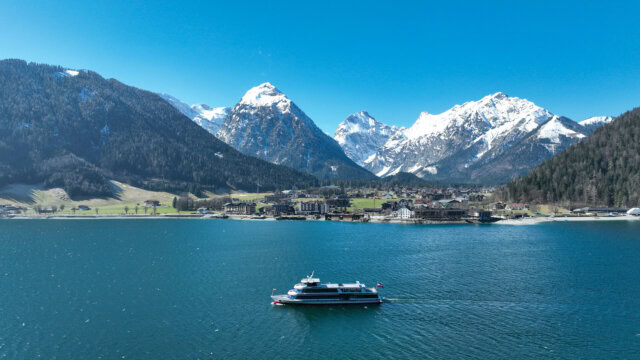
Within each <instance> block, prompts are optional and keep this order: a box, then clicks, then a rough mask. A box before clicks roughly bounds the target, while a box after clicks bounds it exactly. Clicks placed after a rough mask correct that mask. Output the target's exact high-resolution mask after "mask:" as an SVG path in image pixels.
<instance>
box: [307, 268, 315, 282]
mask: <svg viewBox="0 0 640 360" xmlns="http://www.w3.org/2000/svg"><path fill="white" fill-rule="evenodd" d="M314 272H316V271H315V270H313V271H312V272H311V275H309V277H308V278H307V280H311V279H312V278H313V273H314Z"/></svg>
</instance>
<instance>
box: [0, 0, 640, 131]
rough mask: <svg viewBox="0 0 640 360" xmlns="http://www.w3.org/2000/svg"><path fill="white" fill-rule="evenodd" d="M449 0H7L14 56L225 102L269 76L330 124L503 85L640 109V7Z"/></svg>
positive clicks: (553, 101) (574, 103)
mask: <svg viewBox="0 0 640 360" xmlns="http://www.w3.org/2000/svg"><path fill="white" fill-rule="evenodd" d="M446 3H447V2H445V1H437V2H433V3H429V2H400V1H395V2H388V1H387V2H375V1H366V2H365V1H362V2H348V1H335V2H334V1H327V2H307V1H291V2H288V1H278V2H274V3H269V2H267V1H258V2H251V1H247V2H239V1H237V2H231V1H229V2H226V3H216V2H212V1H202V2H197V1H186V0H184V1H180V2H175V3H169V2H151V1H135V0H128V1H119V0H111V1H95V2H94V1H86V0H84V1H29V0H21V1H3V2H1V3H0V29H2V32H0V58H21V59H25V60H27V61H35V62H41V63H49V64H56V65H63V66H67V67H69V68H86V69H92V70H95V71H97V72H99V73H100V74H102V75H103V76H104V77H113V78H116V79H118V80H120V81H122V82H125V83H127V84H130V85H133V86H137V87H140V88H144V89H148V90H152V91H157V92H166V93H169V94H172V95H174V96H176V97H178V98H180V99H182V100H184V101H185V102H187V103H190V104H191V103H207V104H209V105H211V106H232V105H234V104H235V103H236V102H237V101H238V100H239V99H240V98H241V97H242V95H243V94H244V92H245V91H246V90H248V89H249V88H251V87H252V86H255V85H257V84H260V83H262V82H265V81H269V82H271V83H273V84H274V85H276V86H277V87H278V88H280V89H281V90H282V91H283V92H285V93H286V94H287V95H288V96H289V97H290V98H291V99H292V100H293V101H294V102H296V103H297V104H298V105H299V106H300V107H301V108H302V109H303V110H304V111H305V112H306V113H307V115H309V116H310V117H311V118H312V119H313V120H314V121H315V122H316V123H317V124H318V125H319V126H320V127H321V128H322V129H323V130H325V131H327V132H329V133H333V131H334V129H335V127H336V126H337V124H338V123H339V122H341V121H342V120H343V119H344V118H345V117H346V116H347V115H348V114H350V113H353V112H356V111H360V110H368V111H369V112H370V113H371V114H372V115H373V116H374V117H376V118H377V119H378V120H380V121H383V122H385V123H388V124H394V125H402V126H409V125H411V124H412V123H413V122H414V121H415V119H416V118H417V117H418V114H419V113H420V112H421V111H429V112H431V113H439V112H442V111H444V110H446V109H448V108H450V107H451V106H453V105H455V104H459V103H463V102H465V101H468V100H476V99H479V98H481V97H482V96H484V95H486V94H489V93H494V92H497V91H503V92H505V93H507V94H508V95H510V96H518V97H522V98H527V99H529V100H532V101H534V102H535V103H536V104H538V105H540V106H542V107H545V108H547V109H549V110H550V111H552V112H553V113H556V114H559V115H565V116H568V117H570V118H572V119H574V120H581V119H583V118H586V117H590V116H595V115H618V114H620V113H622V112H624V111H625V110H628V109H631V108H633V107H636V106H640V26H639V25H638V22H637V19H638V14H640V5H638V3H639V2H637V1H628V2H616V1H607V2H588V1H580V2H572V1H564V2H561V1H553V2H546V1H526V2H525V1H522V2H519V1H505V2H500V1H495V2H490V1H485V2H477V1H474V2H464V1H457V2H455V4H446Z"/></svg>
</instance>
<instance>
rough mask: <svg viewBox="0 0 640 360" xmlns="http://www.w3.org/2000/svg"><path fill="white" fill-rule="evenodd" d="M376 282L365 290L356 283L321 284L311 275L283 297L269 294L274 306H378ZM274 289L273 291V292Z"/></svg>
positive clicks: (379, 297)
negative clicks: (372, 286)
mask: <svg viewBox="0 0 640 360" xmlns="http://www.w3.org/2000/svg"><path fill="white" fill-rule="evenodd" d="M378 287H383V285H382V283H381V282H378V284H377V286H376V287H374V288H367V287H366V286H365V285H364V284H362V283H360V282H359V281H356V282H355V283H352V284H333V283H321V282H320V279H319V278H316V277H313V273H311V275H309V276H307V277H305V278H303V279H302V280H300V283H298V284H296V285H294V286H293V289H291V290H289V291H288V292H287V293H286V294H284V295H274V294H273V292H272V294H271V298H272V299H273V303H274V304H295V305H347V304H380V303H381V302H382V297H381V296H380V294H378V289H377V288H378ZM275 290H276V289H273V291H274V292H275Z"/></svg>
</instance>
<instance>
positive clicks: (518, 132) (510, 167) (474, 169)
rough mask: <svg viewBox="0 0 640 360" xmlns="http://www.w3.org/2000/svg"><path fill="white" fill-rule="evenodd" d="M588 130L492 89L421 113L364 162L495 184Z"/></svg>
mask: <svg viewBox="0 0 640 360" xmlns="http://www.w3.org/2000/svg"><path fill="white" fill-rule="evenodd" d="M591 122H593V123H594V124H595V123H604V121H602V120H600V121H596V120H591ZM591 132H592V130H589V129H587V128H586V127H584V126H582V125H580V124H578V123H575V122H573V121H571V120H569V119H566V118H563V117H558V116H555V115H553V114H552V113H551V112H549V111H548V110H546V109H543V108H541V107H539V106H537V105H535V104H534V103H532V102H531V101H528V100H526V99H521V98H517V97H509V96H507V95H506V94H504V93H501V92H498V93H495V94H492V95H488V96H485V97H483V98H482V99H480V100H478V101H470V102H466V103H464V104H462V105H456V106H454V107H453V108H451V109H449V110H447V111H445V112H443V113H441V114H429V113H427V112H423V113H421V114H420V116H419V117H418V119H417V121H416V122H415V123H414V124H413V125H412V126H411V127H409V128H407V129H399V130H398V131H396V132H394V133H393V134H392V135H391V136H389V138H388V139H387V140H386V142H385V143H384V144H383V145H382V146H380V147H379V148H378V150H377V151H376V152H375V154H373V155H371V156H369V157H368V158H367V159H366V160H364V166H365V168H367V169H369V170H370V171H372V172H373V173H375V174H376V175H378V176H389V175H394V174H397V173H398V172H410V173H413V174H416V175H418V176H421V177H424V178H426V179H431V180H442V181H456V182H474V183H500V182H505V181H508V180H509V179H511V178H514V177H516V176H520V175H523V174H524V173H526V172H527V171H528V170H529V169H531V168H533V167H535V166H536V165H538V164H539V163H541V162H542V161H544V160H546V159H548V158H550V157H551V156H553V155H554V154H556V153H558V152H560V151H563V150H564V149H566V148H567V147H568V146H570V145H571V144H573V143H575V142H577V141H580V140H581V139H583V138H585V137H587V136H588V135H589V134H590V133H591ZM350 146H351V147H352V145H350ZM347 149H349V147H345V151H346V150H347ZM356 159H359V158H356ZM507 160H508V161H507Z"/></svg>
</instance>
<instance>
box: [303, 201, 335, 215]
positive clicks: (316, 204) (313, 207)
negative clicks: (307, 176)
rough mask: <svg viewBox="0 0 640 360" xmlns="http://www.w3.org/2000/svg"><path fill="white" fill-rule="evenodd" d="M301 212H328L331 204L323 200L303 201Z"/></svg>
mask: <svg viewBox="0 0 640 360" xmlns="http://www.w3.org/2000/svg"><path fill="white" fill-rule="evenodd" d="M299 212H300V214H303V215H314V214H326V213H328V212H329V205H327V203H325V202H321V201H307V202H301V203H300V211H299Z"/></svg>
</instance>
